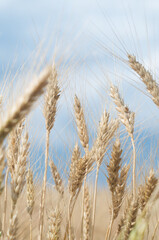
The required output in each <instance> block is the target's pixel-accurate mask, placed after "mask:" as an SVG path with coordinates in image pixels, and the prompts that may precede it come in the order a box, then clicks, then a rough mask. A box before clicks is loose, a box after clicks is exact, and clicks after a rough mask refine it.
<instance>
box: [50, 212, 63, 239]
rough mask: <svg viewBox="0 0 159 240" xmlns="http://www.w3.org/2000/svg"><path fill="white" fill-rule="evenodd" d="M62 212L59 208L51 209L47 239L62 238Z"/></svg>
mask: <svg viewBox="0 0 159 240" xmlns="http://www.w3.org/2000/svg"><path fill="white" fill-rule="evenodd" d="M61 221H62V217H61V213H60V211H59V209H58V208H55V210H53V211H51V214H50V216H49V217H48V224H49V225H48V233H47V240H60V239H61Z"/></svg>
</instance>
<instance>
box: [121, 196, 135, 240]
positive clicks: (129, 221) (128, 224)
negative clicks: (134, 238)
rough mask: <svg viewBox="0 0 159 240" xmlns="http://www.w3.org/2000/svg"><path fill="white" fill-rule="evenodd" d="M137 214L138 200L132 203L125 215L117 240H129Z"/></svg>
mask: <svg viewBox="0 0 159 240" xmlns="http://www.w3.org/2000/svg"><path fill="white" fill-rule="evenodd" d="M137 212H138V200H135V202H134V200H133V201H132V203H131V205H130V208H129V210H128V213H127V217H126V219H125V225H124V227H123V230H122V231H121V233H120V235H119V236H118V238H117V240H127V239H129V236H130V233H131V231H132V229H133V227H134V226H135V223H136V218H137Z"/></svg>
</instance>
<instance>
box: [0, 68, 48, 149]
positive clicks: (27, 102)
mask: <svg viewBox="0 0 159 240" xmlns="http://www.w3.org/2000/svg"><path fill="white" fill-rule="evenodd" d="M50 72H51V71H50V68H49V67H48V68H46V69H45V70H44V71H43V72H41V74H40V76H39V77H38V78H37V80H36V81H35V82H33V83H31V85H30V86H29V87H28V88H27V90H26V91H25V92H24V94H23V96H21V97H20V98H18V100H17V102H16V103H15V104H14V105H13V107H11V108H10V109H9V110H8V114H7V116H6V118H5V119H3V120H2V121H1V123H0V144H2V142H3V140H4V139H5V137H6V136H7V135H8V134H9V132H11V130H12V129H13V128H14V127H15V126H16V125H17V123H18V122H20V121H21V120H22V119H23V118H24V117H25V116H26V114H28V112H29V111H30V109H31V107H32V106H33V104H34V102H35V101H36V100H37V99H38V97H39V96H40V95H42V93H43V92H44V87H45V86H46V84H47V81H48V77H49V75H50Z"/></svg>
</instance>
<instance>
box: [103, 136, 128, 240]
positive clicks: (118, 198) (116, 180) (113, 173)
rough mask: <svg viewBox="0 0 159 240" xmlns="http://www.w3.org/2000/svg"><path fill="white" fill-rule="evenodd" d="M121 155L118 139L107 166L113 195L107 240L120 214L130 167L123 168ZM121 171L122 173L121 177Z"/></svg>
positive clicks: (108, 180) (108, 179)
mask: <svg viewBox="0 0 159 240" xmlns="http://www.w3.org/2000/svg"><path fill="white" fill-rule="evenodd" d="M121 154H122V149H121V147H120V140H119V139H116V141H115V143H114V145H113V150H112V154H111V155H112V158H111V159H110V163H109V165H107V172H108V177H107V182H108V185H109V189H110V191H111V194H112V213H111V219H110V224H109V227H108V230H107V234H106V238H105V239H110V236H111V230H112V226H113V222H114V220H115V219H116V218H117V216H118V214H119V210H120V207H121V204H122V200H123V196H124V193H125V186H126V180H127V173H128V170H129V167H128V166H124V167H121V161H122V158H121ZM120 169H121V171H120V175H119V170H120Z"/></svg>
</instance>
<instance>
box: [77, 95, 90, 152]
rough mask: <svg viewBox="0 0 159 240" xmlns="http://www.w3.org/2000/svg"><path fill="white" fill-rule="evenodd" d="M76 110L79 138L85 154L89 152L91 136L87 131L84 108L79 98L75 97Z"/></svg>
mask: <svg viewBox="0 0 159 240" xmlns="http://www.w3.org/2000/svg"><path fill="white" fill-rule="evenodd" d="M74 110H75V117H76V124H77V129H78V136H79V139H80V141H81V144H82V146H83V147H84V149H85V152H87V149H88V142H89V136H88V131H87V127H86V122H85V118H84V112H83V108H82V106H81V104H80V101H79V99H78V97H77V96H75V103H74Z"/></svg>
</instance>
